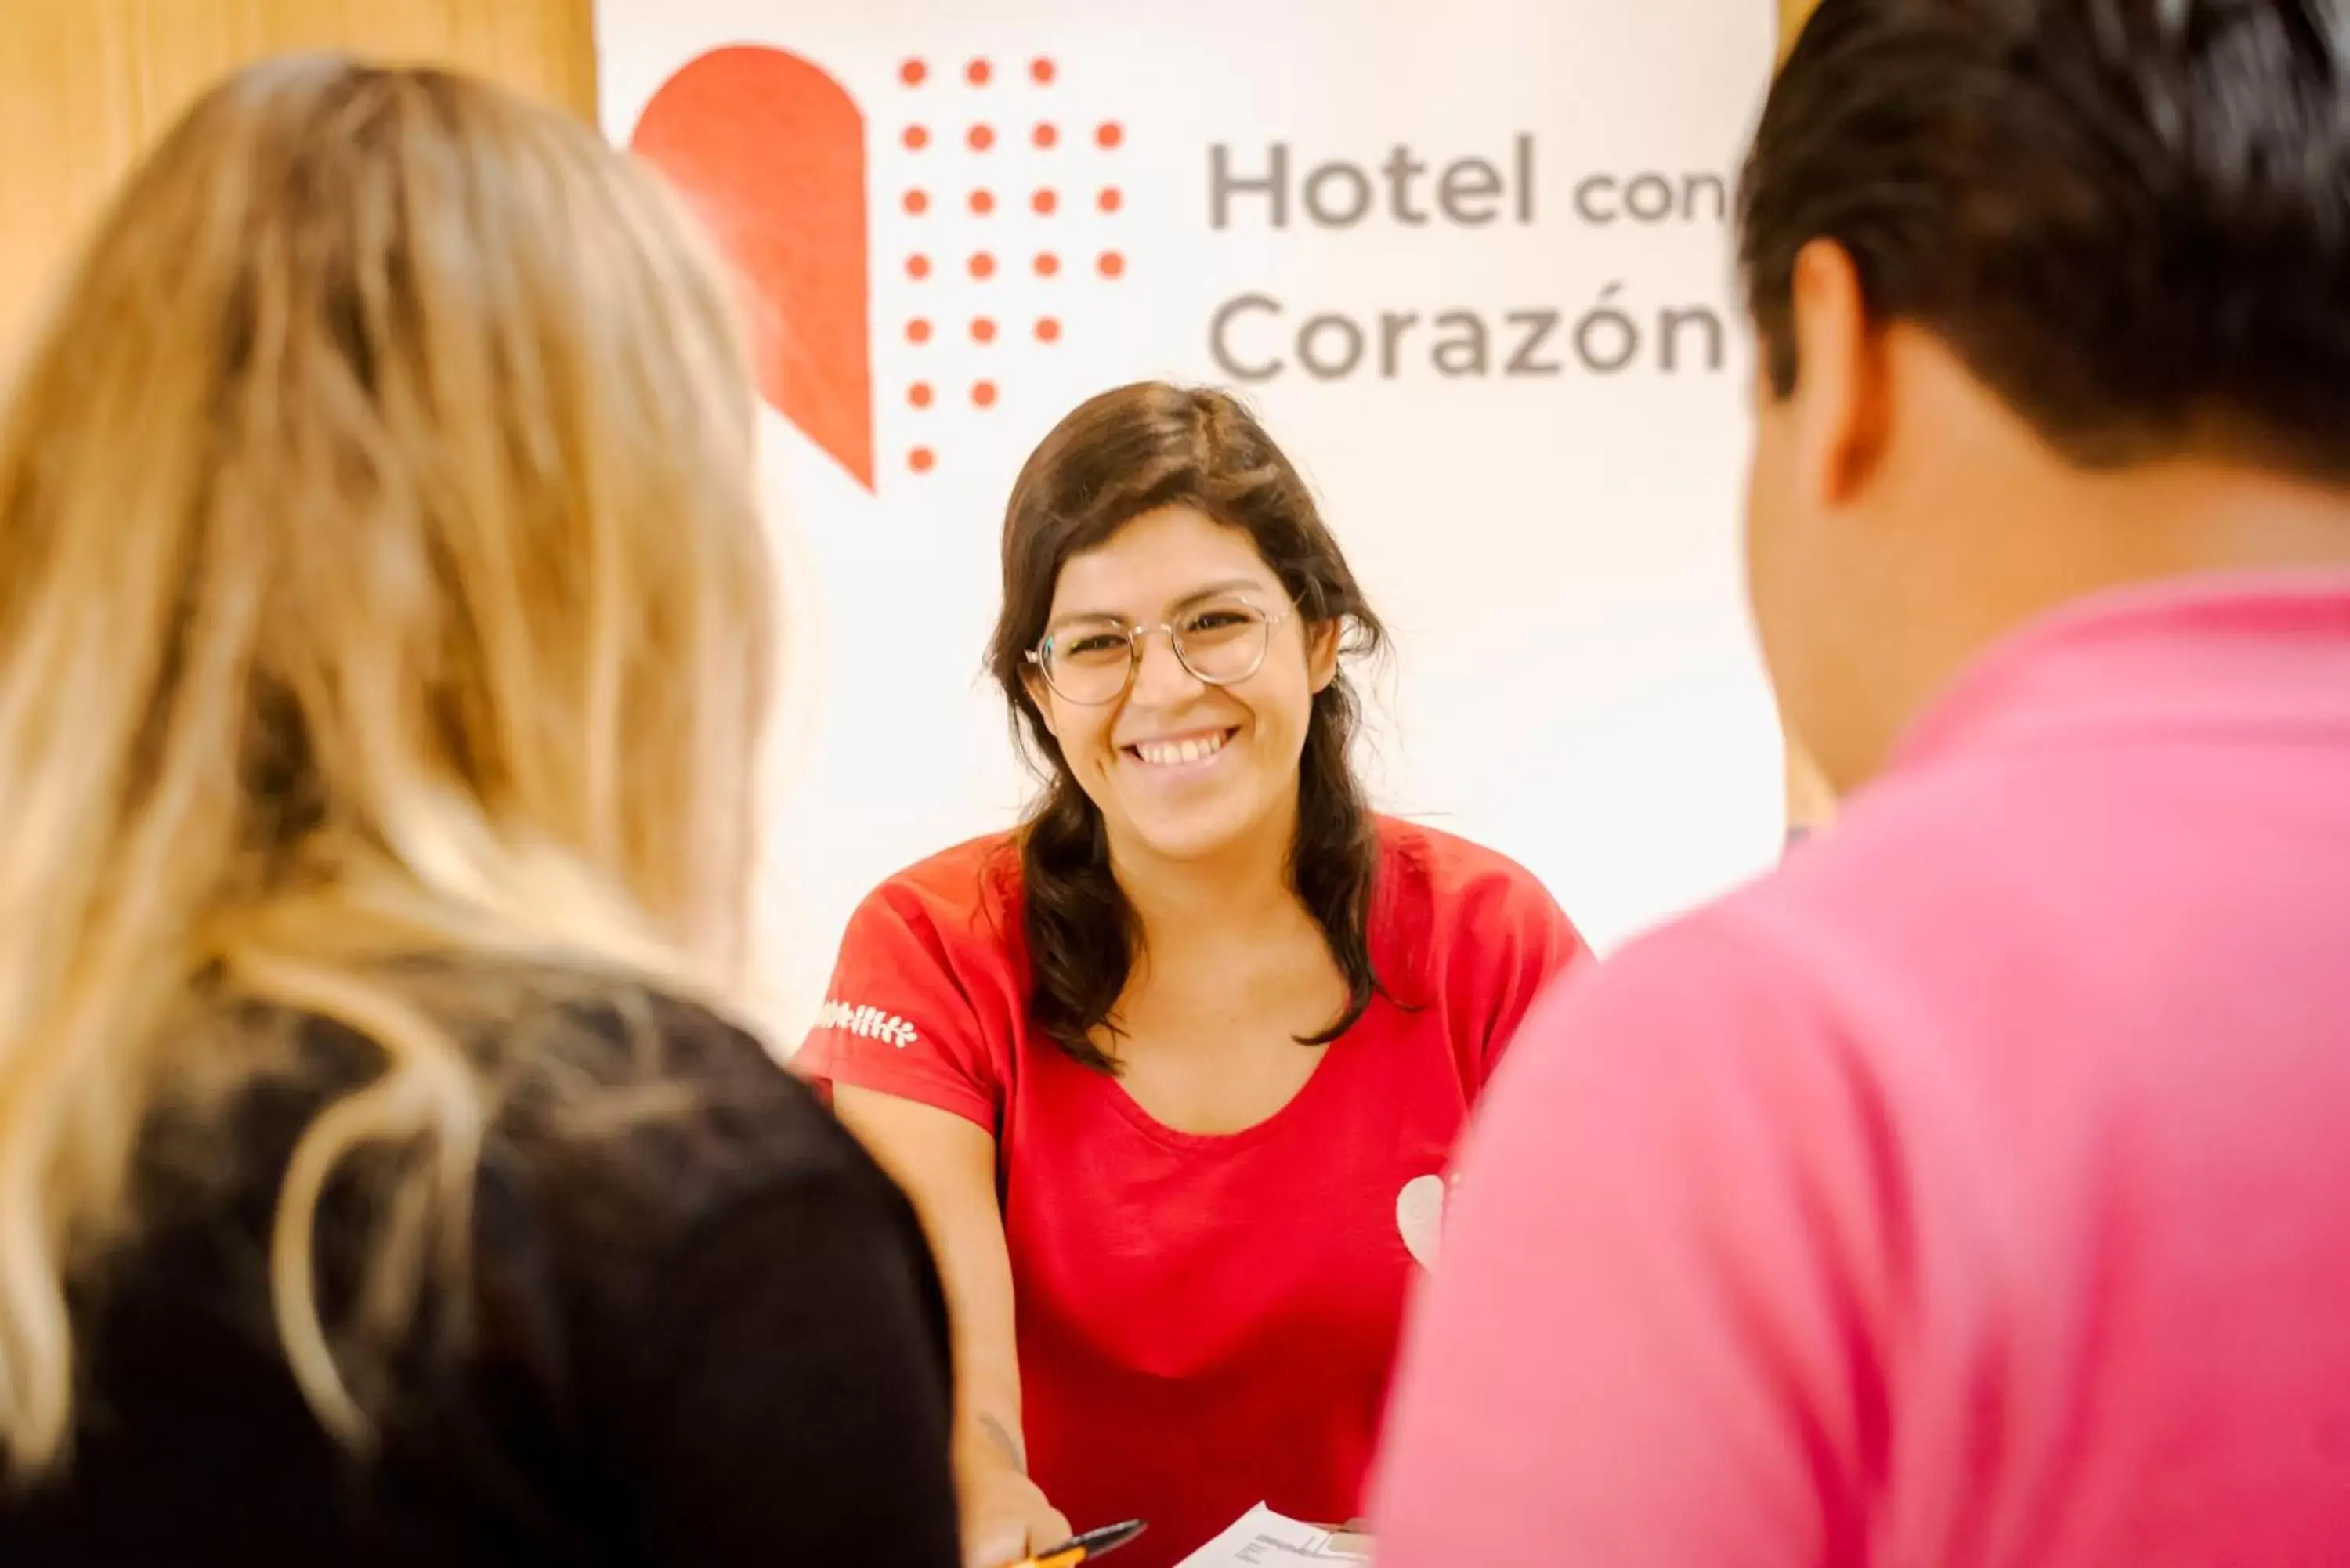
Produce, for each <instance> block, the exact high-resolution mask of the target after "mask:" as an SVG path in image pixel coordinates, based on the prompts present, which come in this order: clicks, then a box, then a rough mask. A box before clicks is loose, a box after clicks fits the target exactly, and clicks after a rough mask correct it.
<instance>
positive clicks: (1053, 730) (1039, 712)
mask: <svg viewBox="0 0 2350 1568" xmlns="http://www.w3.org/2000/svg"><path fill="white" fill-rule="evenodd" d="M1020 684H1021V685H1022V686H1024V687H1025V688H1026V689H1027V691H1028V701H1029V705H1030V706H1032V707H1034V708H1035V710H1036V718H1037V721H1038V722H1040V723H1042V724H1043V725H1044V726H1045V733H1046V734H1048V735H1050V736H1052V737H1053V739H1055V740H1056V741H1057V740H1059V739H1060V738H1061V727H1060V726H1059V725H1058V724H1056V723H1055V722H1053V689H1052V688H1051V687H1050V686H1047V685H1046V684H1045V677H1044V674H1043V672H1042V671H1040V670H1037V668H1036V667H1035V665H1033V664H1032V665H1030V666H1029V667H1028V668H1027V669H1026V670H1023V671H1021V674H1020Z"/></svg>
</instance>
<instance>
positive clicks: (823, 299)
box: [629, 45, 873, 491]
mask: <svg viewBox="0 0 2350 1568" xmlns="http://www.w3.org/2000/svg"><path fill="white" fill-rule="evenodd" d="M629 146H630V148H631V149H632V150H633V151H635V152H637V153H638V154H639V156H641V157H642V158H644V159H645V161H648V162H649V163H650V164H652V165H653V166H654V167H655V168H657V169H659V170H660V171H661V172H662V173H663V174H664V175H666V176H667V177H668V178H669V180H670V181H671V183H672V184H674V185H675V186H676V187H677V189H678V190H679V192H681V194H682V195H683V196H684V198H685V200H686V202H688V203H689V204H690V205H691V207H692V208H693V209H694V211H695V213H697V214H698V215H699V216H700V217H701V219H702V222H703V223H705V224H706V225H707V226H708V227H709V229H710V232H711V234H712V235H713V236H714V237H715V239H716V240H717V243H718V244H719V247H720V248H721V250H722V251H723V252H724V254H726V256H727V258H728V259H729V260H730V261H731V262H732V263H733V265H734V267H735V268H736V270H737V271H738V272H739V273H740V274H741V275H742V278H743V283H744V286H745V288H746V291H747V295H748V297H747V298H746V299H745V300H744V302H743V306H744V309H745V312H746V314H747V316H748V317H749V326H750V332H751V340H752V351H753V355H754V366H755V369H756V371H757V375H758V381H759V395H760V396H761V397H762V398H764V399H765V400H766V401H767V403H768V404H769V406H771V407H772V408H774V409H775V411H776V412H777V413H779V414H781V415H783V416H784V418H785V419H787V420H789V421H791V422H792V423H793V424H795V425H796V426H798V427H799V429H800V430H801V431H803V432H804V433H805V434H806V436H807V438H808V439H809V440H810V441H814V442H816V445H818V446H819V447H822V448H823V449H824V450H825V451H826V452H830V453H831V454H832V456H833V457H834V458H835V459H836V460H837V462H839V463H840V464H841V466H842V467H844V468H846V469H847V470H848V472H850V473H851V474H853V475H855V476H856V479H857V482H858V483H859V484H862V485H863V486H864V487H865V488H866V489H867V490H868V491H869V490H871V489H872V488H873V361H872V342H871V337H870V334H869V332H868V327H867V323H866V316H867V312H868V285H867V259H866V228H865V117H864V115H863V114H862V113H861V112H860V111H859V110H858V107H857V103H856V100H855V99H851V98H850V97H849V96H848V90H847V88H844V87H842V86H841V85H840V84H839V83H838V82H837V81H835V80H834V79H833V78H831V77H830V76H827V74H826V73H825V72H824V71H823V70H822V69H820V68H819V67H816V66H813V65H811V64H809V63H808V62H807V61H806V60H804V59H802V58H800V57H798V56H797V55H795V54H791V53H789V52H788V51H786V50H783V49H776V48H766V47H755V46H752V45H739V46H735V47H728V48H723V49H713V50H712V51H711V52H710V53H708V54H705V55H702V56H700V57H696V58H694V59H692V60H691V61H688V62H687V63H686V64H685V65H684V66H683V67H681V68H680V69H679V70H678V72H677V73H676V74H675V75H674V76H672V77H671V78H669V80H667V81H665V82H663V83H662V84H661V86H660V91H658V92H656V93H654V94H653V98H652V101H651V102H650V103H649V104H647V105H646V106H645V112H644V115H643V117H642V118H641V119H639V120H638V121H637V129H636V133H635V135H634V136H633V137H631V138H630V140H629Z"/></svg>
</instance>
